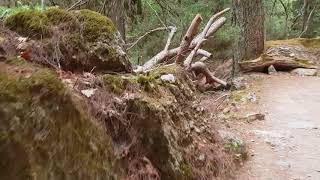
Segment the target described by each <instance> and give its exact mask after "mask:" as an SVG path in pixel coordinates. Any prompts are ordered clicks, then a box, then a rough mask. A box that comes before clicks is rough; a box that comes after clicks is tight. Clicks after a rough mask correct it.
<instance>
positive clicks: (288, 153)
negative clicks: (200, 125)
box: [238, 75, 320, 180]
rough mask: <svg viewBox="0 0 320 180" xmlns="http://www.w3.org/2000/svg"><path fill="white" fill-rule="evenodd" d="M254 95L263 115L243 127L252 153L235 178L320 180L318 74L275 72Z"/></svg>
mask: <svg viewBox="0 0 320 180" xmlns="http://www.w3.org/2000/svg"><path fill="white" fill-rule="evenodd" d="M257 96H258V97H260V98H261V99H260V101H259V104H260V105H259V106H257V107H256V108H257V109H260V111H261V112H265V113H266V119H265V121H261V122H255V123H254V124H251V125H250V126H249V127H247V133H246V136H247V139H248V141H249V146H250V149H251V150H250V153H251V154H252V157H250V160H249V162H247V163H246V167H245V168H244V172H243V173H242V175H240V176H239V177H238V179H241V180H255V179H257V180H305V179H306V180H320V78H319V77H292V76H289V75H275V76H272V77H270V78H267V79H265V80H263V82H262V86H261V91H260V92H258V93H257ZM248 128H249V129H248Z"/></svg>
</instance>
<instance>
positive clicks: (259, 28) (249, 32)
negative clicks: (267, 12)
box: [233, 0, 265, 61]
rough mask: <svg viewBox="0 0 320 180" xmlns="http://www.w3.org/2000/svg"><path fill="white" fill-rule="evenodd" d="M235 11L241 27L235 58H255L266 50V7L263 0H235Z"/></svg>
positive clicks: (239, 59) (240, 59)
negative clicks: (264, 7)
mask: <svg viewBox="0 0 320 180" xmlns="http://www.w3.org/2000/svg"><path fill="white" fill-rule="evenodd" d="M233 6H234V11H235V12H234V13H235V16H236V19H237V24H238V25H239V27H240V38H239V41H238V46H237V50H236V53H235V58H236V59H237V61H244V60H249V59H255V58H257V57H259V56H260V55H261V54H262V53H263V51H264V37H265V34H264V19H265V16H264V9H263V2H262V0H233Z"/></svg>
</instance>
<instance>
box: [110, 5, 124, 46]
mask: <svg viewBox="0 0 320 180" xmlns="http://www.w3.org/2000/svg"><path fill="white" fill-rule="evenodd" d="M124 8H125V7H124V0H112V1H111V12H110V16H111V19H112V21H113V23H114V25H115V27H116V28H117V30H118V31H119V32H120V34H121V37H122V39H123V40H124V41H125V40H126V29H125V9H124Z"/></svg>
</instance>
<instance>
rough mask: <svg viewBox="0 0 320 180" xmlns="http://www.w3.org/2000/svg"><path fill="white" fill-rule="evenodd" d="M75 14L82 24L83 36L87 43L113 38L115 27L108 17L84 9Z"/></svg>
mask: <svg viewBox="0 0 320 180" xmlns="http://www.w3.org/2000/svg"><path fill="white" fill-rule="evenodd" d="M75 14H76V16H77V17H78V19H79V21H80V22H81V23H82V24H83V31H84V36H85V39H87V40H88V41H96V40H97V39H99V38H112V37H113V34H114V33H115V27H114V25H113V23H112V21H111V20H110V19H109V18H108V17H106V16H103V15H102V14H100V13H97V12H94V11H90V10H86V9H85V10H80V11H75Z"/></svg>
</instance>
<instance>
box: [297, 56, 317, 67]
mask: <svg viewBox="0 0 320 180" xmlns="http://www.w3.org/2000/svg"><path fill="white" fill-rule="evenodd" d="M295 62H297V63H298V64H299V65H301V66H312V65H314V64H312V63H311V62H310V61H309V60H307V59H298V58H295Z"/></svg>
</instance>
